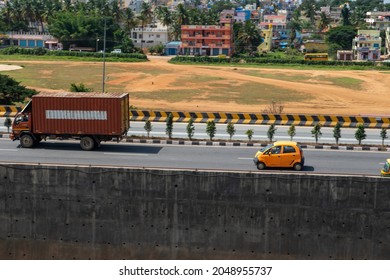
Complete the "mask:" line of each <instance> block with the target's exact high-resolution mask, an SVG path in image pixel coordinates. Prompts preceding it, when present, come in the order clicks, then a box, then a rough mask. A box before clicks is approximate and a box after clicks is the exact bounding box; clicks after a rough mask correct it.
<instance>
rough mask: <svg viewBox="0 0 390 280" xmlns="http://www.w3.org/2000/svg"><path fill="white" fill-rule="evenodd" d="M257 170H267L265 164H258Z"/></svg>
mask: <svg viewBox="0 0 390 280" xmlns="http://www.w3.org/2000/svg"><path fill="white" fill-rule="evenodd" d="M257 169H259V170H263V169H265V164H264V162H258V163H257Z"/></svg>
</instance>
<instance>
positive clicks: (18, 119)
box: [10, 101, 41, 148]
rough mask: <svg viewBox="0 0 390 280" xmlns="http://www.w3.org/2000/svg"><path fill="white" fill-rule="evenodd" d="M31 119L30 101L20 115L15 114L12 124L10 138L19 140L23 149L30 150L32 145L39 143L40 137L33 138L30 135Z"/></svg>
mask: <svg viewBox="0 0 390 280" xmlns="http://www.w3.org/2000/svg"><path fill="white" fill-rule="evenodd" d="M31 131H32V118H31V101H30V103H28V104H27V105H26V107H25V108H24V109H23V111H21V112H20V113H18V114H16V116H15V118H14V121H13V123H12V133H11V134H10V138H11V139H12V140H13V141H15V140H20V144H21V146H22V147H23V148H31V147H32V146H34V144H37V143H39V142H40V141H41V138H40V137H37V136H34V135H33V134H32V133H31Z"/></svg>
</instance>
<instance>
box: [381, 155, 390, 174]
mask: <svg viewBox="0 0 390 280" xmlns="http://www.w3.org/2000/svg"><path fill="white" fill-rule="evenodd" d="M381 175H382V176H386V177H387V176H390V158H389V159H387V160H386V162H385V165H384V166H383V168H382V170H381Z"/></svg>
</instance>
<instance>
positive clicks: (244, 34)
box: [237, 20, 261, 53]
mask: <svg viewBox="0 0 390 280" xmlns="http://www.w3.org/2000/svg"><path fill="white" fill-rule="evenodd" d="M237 40H238V41H239V44H240V45H243V46H245V47H244V49H245V50H246V51H247V52H249V53H252V52H254V51H256V49H257V47H258V46H259V45H260V44H261V35H260V32H259V30H258V29H257V27H256V25H255V24H254V23H253V22H252V21H250V20H248V21H245V23H244V24H243V27H242V28H241V29H240V31H239V33H238V35H237Z"/></svg>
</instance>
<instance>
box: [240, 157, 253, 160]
mask: <svg viewBox="0 0 390 280" xmlns="http://www.w3.org/2000/svg"><path fill="white" fill-rule="evenodd" d="M238 159H245V160H249V159H253V158H245V157H239V158H238Z"/></svg>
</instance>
